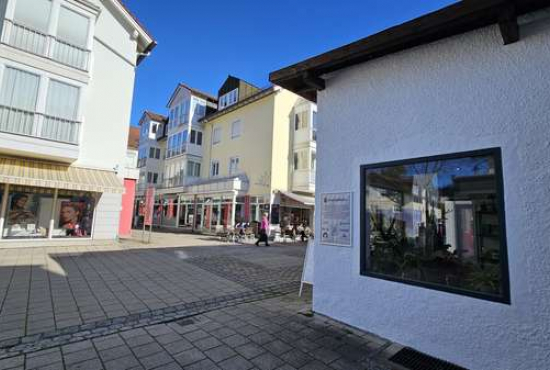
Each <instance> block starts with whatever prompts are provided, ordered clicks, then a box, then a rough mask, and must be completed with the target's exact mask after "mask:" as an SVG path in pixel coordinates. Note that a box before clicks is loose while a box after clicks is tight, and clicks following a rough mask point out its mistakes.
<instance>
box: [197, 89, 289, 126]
mask: <svg viewBox="0 0 550 370" xmlns="http://www.w3.org/2000/svg"><path fill="white" fill-rule="evenodd" d="M280 90H281V89H280V88H279V87H277V86H270V87H268V88H266V89H263V90H260V91H258V92H257V93H255V94H252V95H250V96H249V97H248V98H246V99H243V100H241V101H239V102H237V103H235V104H233V105H230V106H228V107H226V108H224V109H222V110H219V111H217V112H214V113H212V114H210V115H208V116H206V117H204V118H201V119H200V120H199V122H201V123H207V122H210V121H213V120H215V119H217V118H219V117H221V116H224V115H226V114H227V113H231V112H234V111H236V110H237V109H240V108H242V107H245V106H247V105H249V104H252V103H254V102H256V101H258V100H261V99H263V98H266V97H268V96H270V95H272V94H275V93H277V92H279V91H280Z"/></svg>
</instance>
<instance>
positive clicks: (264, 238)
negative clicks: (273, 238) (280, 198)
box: [256, 213, 269, 247]
mask: <svg viewBox="0 0 550 370" xmlns="http://www.w3.org/2000/svg"><path fill="white" fill-rule="evenodd" d="M268 236H269V220H268V219H267V213H264V214H263V217H262V222H261V223H260V235H259V237H258V240H257V241H256V246H258V247H259V246H260V243H265V246H266V247H269V240H268Z"/></svg>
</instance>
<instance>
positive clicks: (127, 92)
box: [75, 4, 136, 171]
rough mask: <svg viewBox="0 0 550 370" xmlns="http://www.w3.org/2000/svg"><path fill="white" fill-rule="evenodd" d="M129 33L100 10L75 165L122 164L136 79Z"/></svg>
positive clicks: (110, 168)
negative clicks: (80, 139)
mask: <svg viewBox="0 0 550 370" xmlns="http://www.w3.org/2000/svg"><path fill="white" fill-rule="evenodd" d="M101 6H102V7H104V5H103V4H102V5H101ZM130 36H131V35H130V30H129V29H128V28H127V27H126V26H125V25H123V24H122V23H119V21H118V20H117V19H116V17H115V15H114V14H113V13H111V12H109V11H108V9H103V11H102V12H101V13H100V16H99V19H98V22H97V24H96V26H95V34H94V42H93V49H92V53H93V63H92V70H91V80H90V84H89V85H88V87H87V88H86V92H85V94H86V96H85V102H84V106H83V109H82V112H83V120H84V121H83V126H82V141H81V145H80V156H79V159H78V161H77V162H76V163H75V165H78V166H87V167H93V168H102V169H106V170H111V171H112V170H113V169H114V168H115V167H117V166H118V167H117V168H118V169H119V170H120V171H121V170H122V168H123V167H124V162H125V157H126V148H127V140H128V127H129V125H130V114H131V108H132V99H133V90H134V79H135V65H133V64H131V63H134V62H135V57H136V56H135V55H136V42H135V40H132V39H131V37H130ZM132 50H133V52H131V51H132Z"/></svg>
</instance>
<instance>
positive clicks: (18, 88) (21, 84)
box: [0, 67, 40, 135]
mask: <svg viewBox="0 0 550 370" xmlns="http://www.w3.org/2000/svg"><path fill="white" fill-rule="evenodd" d="M39 84H40V77H39V76H38V75H35V74H32V73H29V72H26V71H21V70H18V69H15V68H10V67H6V69H5V70H4V76H3V78H2V85H1V88H0V131H4V132H10V133H15V134H23V135H33V133H34V131H35V123H34V122H35V111H36V102H37V99H38V86H39Z"/></svg>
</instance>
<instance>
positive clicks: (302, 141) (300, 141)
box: [293, 127, 317, 148]
mask: <svg viewBox="0 0 550 370" xmlns="http://www.w3.org/2000/svg"><path fill="white" fill-rule="evenodd" d="M316 141H317V130H315V129H312V128H311V127H307V128H302V129H300V130H295V131H294V137H293V142H294V147H295V148H296V147H304V146H307V145H310V146H311V145H312V144H314V143H315V142H316Z"/></svg>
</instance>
